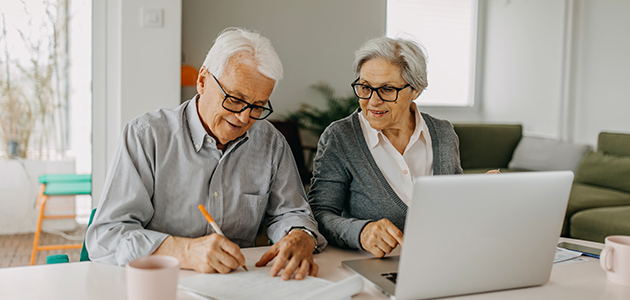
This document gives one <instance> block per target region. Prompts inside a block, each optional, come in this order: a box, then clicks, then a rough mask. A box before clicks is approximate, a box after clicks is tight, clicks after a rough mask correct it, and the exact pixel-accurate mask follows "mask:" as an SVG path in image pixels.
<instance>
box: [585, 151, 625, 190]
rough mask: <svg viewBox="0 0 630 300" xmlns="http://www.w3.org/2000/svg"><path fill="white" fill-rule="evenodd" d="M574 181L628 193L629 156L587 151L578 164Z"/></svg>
mask: <svg viewBox="0 0 630 300" xmlns="http://www.w3.org/2000/svg"><path fill="white" fill-rule="evenodd" d="M575 182H579V183H586V184H590V185H594V186H600V187H605V188H611V189H615V190H619V191H624V192H627V193H630V156H616V155H609V154H605V153H604V152H599V151H598V152H589V153H588V154H587V155H586V156H585V157H584V159H583V160H582V163H581V164H580V168H579V169H578V171H577V174H576V175H575Z"/></svg>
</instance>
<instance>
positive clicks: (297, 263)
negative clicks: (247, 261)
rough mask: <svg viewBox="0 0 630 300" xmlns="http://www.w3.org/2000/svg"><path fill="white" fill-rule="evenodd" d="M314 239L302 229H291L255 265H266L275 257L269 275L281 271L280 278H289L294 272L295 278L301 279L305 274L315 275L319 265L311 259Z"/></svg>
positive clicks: (274, 274)
mask: <svg viewBox="0 0 630 300" xmlns="http://www.w3.org/2000/svg"><path fill="white" fill-rule="evenodd" d="M313 249H315V241H314V240H313V238H312V237H311V236H310V235H308V233H306V232H304V231H302V230H293V231H291V233H290V234H288V235H287V236H285V237H283V238H282V239H281V240H280V241H278V242H277V243H275V244H273V246H271V248H269V250H267V252H265V254H263V256H262V257H261V258H260V260H259V261H258V262H257V263H256V266H257V267H262V266H265V265H267V263H268V262H269V261H271V260H272V259H274V258H276V261H275V262H274V263H273V266H272V267H271V272H270V273H269V275H271V276H276V275H278V273H279V272H280V270H282V268H284V271H282V280H289V279H291V276H292V275H293V274H294V273H295V279H296V280H302V279H304V278H305V277H306V275H307V274H308V275H311V276H317V271H318V270H319V267H318V266H317V264H316V263H315V262H314V261H313Z"/></svg>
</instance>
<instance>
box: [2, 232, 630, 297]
mask: <svg viewBox="0 0 630 300" xmlns="http://www.w3.org/2000/svg"><path fill="white" fill-rule="evenodd" d="M562 240H567V239H561V241H562ZM570 241H572V242H574V243H579V244H583V245H586V246H591V247H595V248H602V247H603V245H602V244H599V243H591V242H583V241H576V240H570ZM266 249H267V247H260V248H249V249H243V254H244V255H245V257H246V258H247V260H248V261H250V262H251V261H258V259H259V258H260V256H261V255H262V254H263V253H264V251H266ZM396 252H398V251H396ZM394 254H395V253H394ZM362 257H366V258H367V257H371V254H369V253H366V252H359V251H350V250H341V249H338V248H334V247H328V248H327V249H326V250H325V251H324V252H323V253H321V254H317V255H316V256H315V261H316V262H317V264H318V265H319V267H320V269H319V277H322V278H325V279H328V280H331V281H340V280H342V279H344V278H346V277H348V276H350V275H352V272H351V271H349V270H347V269H345V268H344V267H342V266H341V261H343V260H349V259H357V258H362ZM589 259H590V261H589V262H585V263H575V264H568V265H558V266H554V267H553V269H552V271H551V279H550V280H549V282H548V283H547V284H545V285H543V286H539V287H532V288H524V289H514V290H508V291H500V292H492V293H484V294H476V295H469V296H463V297H453V298H448V299H467V300H474V299H516V300H518V299H528V300H529V299H554V300H555V299H578V300H579V299H588V300H593V299H595V300H600V299H626V300H627V299H630V287H624V286H620V285H617V284H614V283H612V282H609V281H608V280H606V274H605V272H604V271H603V270H602V269H601V268H600V266H599V260H598V259H593V258H589ZM194 274H196V273H195V272H193V271H188V270H182V271H180V277H186V276H191V275H194ZM125 285H126V284H125V269H124V268H123V267H117V266H111V265H105V264H101V263H93V262H81V263H68V264H56V265H46V266H34V267H17V268H5V269H0V299H2V300H4V299H12V300H13V299H37V300H40V299H64V300H65V299H68V300H73V299H77V300H84V299H95V300H99V299H107V300H109V299H126V295H125ZM178 299H199V298H198V297H197V296H194V295H192V294H189V293H188V292H185V291H182V290H179V291H178ZM353 299H387V297H385V295H383V294H381V293H380V292H378V291H377V290H376V289H375V288H374V287H372V286H371V285H369V284H367V283H366V286H365V288H364V290H363V291H362V292H361V293H360V294H358V295H356V296H355V297H353Z"/></svg>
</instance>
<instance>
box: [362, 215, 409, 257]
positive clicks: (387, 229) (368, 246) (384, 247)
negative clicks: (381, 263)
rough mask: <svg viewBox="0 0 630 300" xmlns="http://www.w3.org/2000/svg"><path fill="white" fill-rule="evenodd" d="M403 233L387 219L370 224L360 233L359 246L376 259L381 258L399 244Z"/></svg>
mask: <svg viewBox="0 0 630 300" xmlns="http://www.w3.org/2000/svg"><path fill="white" fill-rule="evenodd" d="M402 240H403V233H402V231H400V229H398V227H396V225H394V224H393V223H392V222H391V221H389V220H387V219H381V220H378V221H376V222H370V223H368V224H367V225H365V227H363V231H361V246H362V247H363V249H365V250H366V251H368V252H370V253H372V254H374V256H377V257H383V256H385V254H388V253H390V252H392V250H394V248H396V246H398V244H400V245H401V246H402Z"/></svg>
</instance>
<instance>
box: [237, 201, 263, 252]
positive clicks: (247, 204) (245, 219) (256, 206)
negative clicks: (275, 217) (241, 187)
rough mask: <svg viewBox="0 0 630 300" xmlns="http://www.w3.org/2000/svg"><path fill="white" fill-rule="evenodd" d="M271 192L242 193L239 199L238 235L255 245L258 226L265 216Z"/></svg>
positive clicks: (244, 240) (242, 239)
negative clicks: (258, 193) (259, 193)
mask: <svg viewBox="0 0 630 300" xmlns="http://www.w3.org/2000/svg"><path fill="white" fill-rule="evenodd" d="M268 199H269V194H264V195H253V194H241V195H240V197H239V199H238V200H239V201H238V208H239V211H238V225H237V227H236V228H237V230H236V237H237V238H238V239H239V240H241V241H243V242H246V244H251V245H252V246H254V241H255V240H256V234H257V233H258V228H259V227H260V223H261V222H262V219H263V217H264V216H265V209H266V207H267V201H268Z"/></svg>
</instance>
